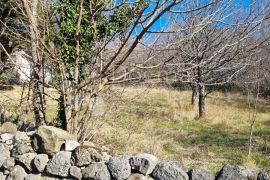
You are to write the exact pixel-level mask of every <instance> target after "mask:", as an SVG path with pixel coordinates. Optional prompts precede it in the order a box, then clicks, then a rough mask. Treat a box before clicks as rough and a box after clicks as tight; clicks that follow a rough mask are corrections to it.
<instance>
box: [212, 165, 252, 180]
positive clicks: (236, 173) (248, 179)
mask: <svg viewBox="0 0 270 180" xmlns="http://www.w3.org/2000/svg"><path fill="white" fill-rule="evenodd" d="M239 179H241V180H257V173H256V171H254V170H252V169H248V168H245V167H242V166H232V165H225V166H224V167H223V168H222V170H221V172H220V173H219V175H218V177H217V180H239Z"/></svg>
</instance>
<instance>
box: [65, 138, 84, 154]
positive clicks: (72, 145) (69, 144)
mask: <svg viewBox="0 0 270 180" xmlns="http://www.w3.org/2000/svg"><path fill="white" fill-rule="evenodd" d="M78 146H80V143H78V141H75V140H66V142H65V151H74V149H76V148H77V147H78Z"/></svg>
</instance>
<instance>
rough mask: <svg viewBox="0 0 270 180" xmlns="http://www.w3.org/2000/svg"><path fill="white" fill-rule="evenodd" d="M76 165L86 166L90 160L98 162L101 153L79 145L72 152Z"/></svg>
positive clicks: (100, 158)
mask: <svg viewBox="0 0 270 180" xmlns="http://www.w3.org/2000/svg"><path fill="white" fill-rule="evenodd" d="M73 156H74V159H75V164H76V166H86V165H88V164H90V163H92V162H100V161H101V160H102V155H101V154H100V153H99V152H98V150H96V149H95V148H92V147H89V146H79V147H77V148H76V149H75V151H74V153H73Z"/></svg>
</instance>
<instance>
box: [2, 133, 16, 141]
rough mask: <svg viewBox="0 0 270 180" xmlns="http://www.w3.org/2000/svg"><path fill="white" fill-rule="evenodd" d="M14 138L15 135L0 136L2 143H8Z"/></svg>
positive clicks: (5, 134)
mask: <svg viewBox="0 0 270 180" xmlns="http://www.w3.org/2000/svg"><path fill="white" fill-rule="evenodd" d="M13 137H14V134H10V133H4V134H1V135H0V140H1V142H6V141H8V140H12V139H13Z"/></svg>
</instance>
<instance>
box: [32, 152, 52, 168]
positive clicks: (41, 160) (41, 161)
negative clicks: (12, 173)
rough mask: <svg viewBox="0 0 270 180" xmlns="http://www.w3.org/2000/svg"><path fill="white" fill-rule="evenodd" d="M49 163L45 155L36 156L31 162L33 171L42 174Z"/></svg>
mask: <svg viewBox="0 0 270 180" xmlns="http://www.w3.org/2000/svg"><path fill="white" fill-rule="evenodd" d="M48 161H49V157H48V155H47V154H38V155H37V156H36V157H35V158H34V160H33V166H34V169H35V170H36V171H38V172H43V171H44V170H45V167H46V165H47V163H48Z"/></svg>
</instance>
